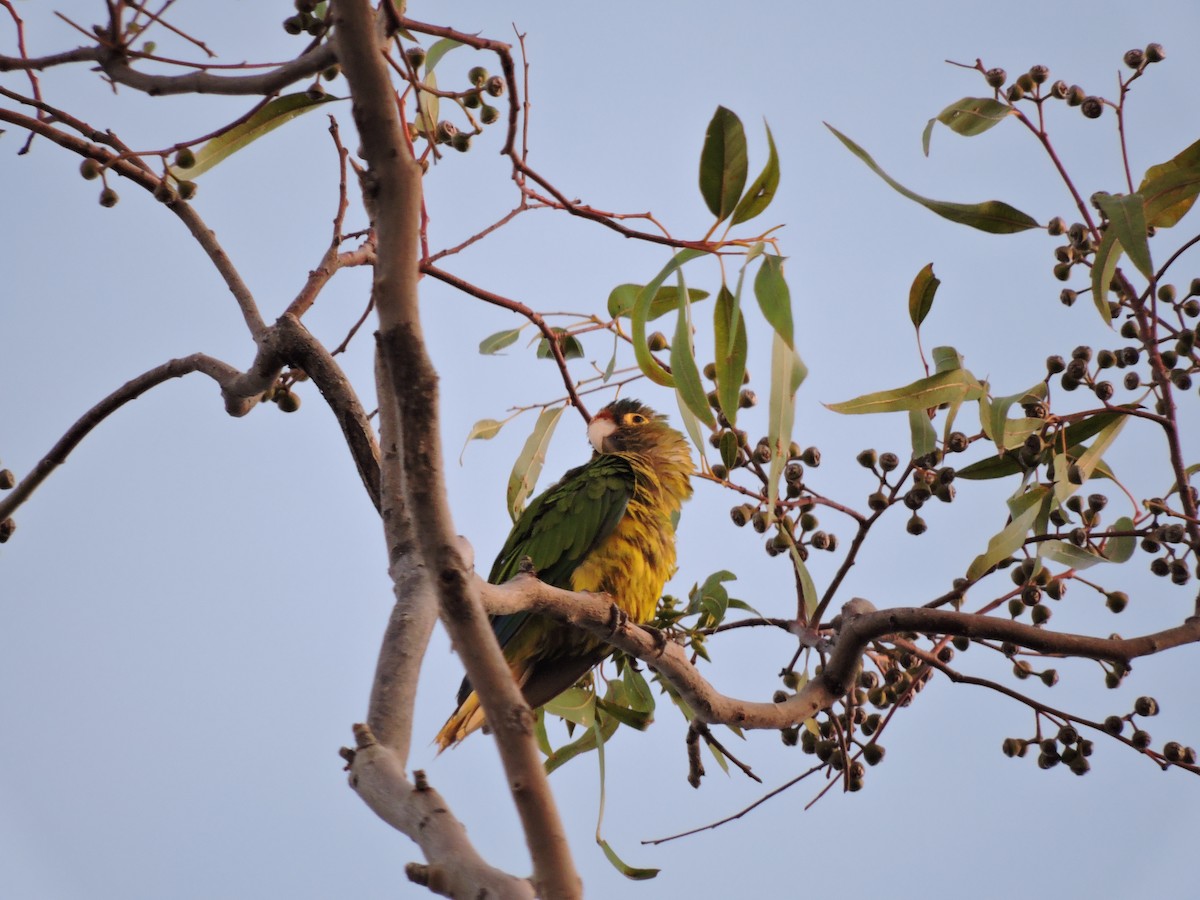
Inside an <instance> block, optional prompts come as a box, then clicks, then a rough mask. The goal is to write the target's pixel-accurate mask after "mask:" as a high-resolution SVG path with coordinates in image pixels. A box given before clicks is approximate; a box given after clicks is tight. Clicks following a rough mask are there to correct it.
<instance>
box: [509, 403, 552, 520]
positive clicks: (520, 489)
mask: <svg viewBox="0 0 1200 900" xmlns="http://www.w3.org/2000/svg"><path fill="white" fill-rule="evenodd" d="M565 410H566V407H565V406H555V407H551V408H550V409H544V410H542V412H541V414H540V415H539V416H538V419H537V422H536V423H535V424H534V426H533V433H532V434H530V435H529V437H528V438H527V439H526V441H525V446H524V447H523V448H521V454H520V455H519V456H518V457H517V461H516V463H515V464H514V465H513V469H512V473H511V474H510V475H509V476H508V513H509V515H510V516H512V520H513V521H514V522H515V521H517V519H518V518H520V516H521V510H523V509H524V508H525V501H526V500H528V499H529V495H530V494H532V493H533V489H534V487H536V486H537V480H538V476H539V475H541V474H542V465H543V464H544V463H545V462H546V449H547V448H548V447H549V446H550V438H551V436H553V434H554V427H555V426H556V425H557V424H558V420H559V419H560V418H561V417H562V414H563V412H564V411H565Z"/></svg>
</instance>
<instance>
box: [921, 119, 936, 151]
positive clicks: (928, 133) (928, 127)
mask: <svg viewBox="0 0 1200 900" xmlns="http://www.w3.org/2000/svg"><path fill="white" fill-rule="evenodd" d="M936 124H937V117H936V116H934V117H933V118H932V119H930V120H929V121H928V122H926V123H925V130H924V131H922V132H921V152H922V153H924V154H925V155H926V156H928V155H929V139H930V138H932V137H933V126H934V125H936Z"/></svg>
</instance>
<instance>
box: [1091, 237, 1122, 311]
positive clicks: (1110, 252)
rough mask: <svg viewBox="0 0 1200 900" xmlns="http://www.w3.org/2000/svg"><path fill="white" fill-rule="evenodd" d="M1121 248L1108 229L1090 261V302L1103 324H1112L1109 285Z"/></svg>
mask: <svg viewBox="0 0 1200 900" xmlns="http://www.w3.org/2000/svg"><path fill="white" fill-rule="evenodd" d="M1122 250H1123V248H1122V246H1121V243H1120V241H1118V240H1117V235H1116V232H1115V231H1113V230H1112V229H1108V230H1106V231H1105V232H1104V236H1103V237H1101V238H1100V246H1098V247H1097V248H1096V255H1095V257H1094V258H1093V259H1092V302H1093V303H1094V304H1095V305H1096V311H1097V312H1098V313H1100V318H1102V319H1103V320H1104V322H1105V324H1109V323H1111V322H1112V309H1110V308H1109V305H1108V291H1109V285H1110V284H1111V283H1112V279H1113V275H1115V274H1116V272H1117V263H1118V262H1119V261H1120V259H1121V252H1122Z"/></svg>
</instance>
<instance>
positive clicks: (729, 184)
mask: <svg viewBox="0 0 1200 900" xmlns="http://www.w3.org/2000/svg"><path fill="white" fill-rule="evenodd" d="M748 165H749V164H748V162H747V158H746V132H745V129H743V128H742V121H741V119H739V118H738V117H737V116H736V115H735V114H734V113H733V112H732V111H731V110H728V109H726V108H725V107H724V106H718V107H717V111H716V112H715V113H713V117H712V120H711V121H710V122H709V123H708V130H707V131H706V132H705V134H704V149H703V150H701V152H700V193H701V195H702V196H703V197H704V203H705V204H706V205H707V206H708V209H709V211H710V212H711V213H712V214H713V215H714V216H716V217H717V221H718V222H723V221H725V220H726V219H727V218H729V216H730V215H731V214H732V213H733V211H734V209H735V208H736V207H737V203H738V198H740V197H741V196H742V188H744V187H745V186H746V173H747V168H748Z"/></svg>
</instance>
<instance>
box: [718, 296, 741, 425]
mask: <svg viewBox="0 0 1200 900" xmlns="http://www.w3.org/2000/svg"><path fill="white" fill-rule="evenodd" d="M713 333H714V340H713V343H714V345H715V346H714V354H713V361H714V365H715V367H716V370H717V401H718V402H719V403H720V404H721V412H723V413H724V414H725V418H726V419H727V420H728V421H729V425H730V427H733V426H734V425H736V424H737V414H738V399H739V395H740V394H741V389H742V379H743V378H744V377H745V374H746V358H747V353H748V349H747V342H746V320H745V318H744V317H743V316H742V311H741V310H740V309H739V308H738V302H737V298H736V297H734V295H733V293H732V292H731V291H730V290H729V288H727V287H726V286H725V285H724V284H722V285H721V290H720V291H718V292H717V303H716V306H715V308H714V309H713Z"/></svg>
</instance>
